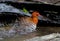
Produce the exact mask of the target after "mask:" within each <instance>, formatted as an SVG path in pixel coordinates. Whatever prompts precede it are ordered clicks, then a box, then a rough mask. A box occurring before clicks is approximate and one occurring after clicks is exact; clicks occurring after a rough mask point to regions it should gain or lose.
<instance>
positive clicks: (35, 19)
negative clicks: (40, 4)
mask: <svg viewBox="0 0 60 41" xmlns="http://www.w3.org/2000/svg"><path fill="white" fill-rule="evenodd" d="M39 16H40V13H39V12H38V11H34V12H33V13H32V19H33V22H34V23H35V24H37V23H38V17H39Z"/></svg>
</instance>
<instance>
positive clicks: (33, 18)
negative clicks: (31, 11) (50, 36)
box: [32, 16, 38, 24]
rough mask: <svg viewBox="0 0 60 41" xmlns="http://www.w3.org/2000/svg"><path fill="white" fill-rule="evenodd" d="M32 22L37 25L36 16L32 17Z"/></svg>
mask: <svg viewBox="0 0 60 41" xmlns="http://www.w3.org/2000/svg"><path fill="white" fill-rule="evenodd" d="M32 21H33V23H35V24H37V23H38V17H37V16H36V17H33V16H32Z"/></svg>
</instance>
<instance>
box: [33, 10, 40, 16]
mask: <svg viewBox="0 0 60 41" xmlns="http://www.w3.org/2000/svg"><path fill="white" fill-rule="evenodd" d="M39 16H40V13H39V12H38V11H34V12H33V13H32V17H39Z"/></svg>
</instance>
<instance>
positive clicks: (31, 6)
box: [1, 2, 60, 26]
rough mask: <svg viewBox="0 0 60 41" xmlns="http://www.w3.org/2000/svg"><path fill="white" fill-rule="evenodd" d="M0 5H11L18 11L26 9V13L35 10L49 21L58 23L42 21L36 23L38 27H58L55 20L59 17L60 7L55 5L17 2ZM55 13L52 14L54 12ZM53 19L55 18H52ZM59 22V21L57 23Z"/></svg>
mask: <svg viewBox="0 0 60 41" xmlns="http://www.w3.org/2000/svg"><path fill="white" fill-rule="evenodd" d="M1 3H7V4H9V5H12V6H14V7H16V8H18V9H23V8H26V9H27V10H28V11H30V10H35V11H39V12H40V14H41V15H43V16H46V17H48V18H50V19H51V20H54V21H56V22H58V23H52V22H50V21H44V20H39V22H38V26H59V25H60V23H59V22H60V19H56V16H58V18H59V16H60V11H59V10H60V6H57V5H51V4H42V3H40V4H37V3H34V4H33V3H19V2H1ZM45 11H51V13H50V12H45ZM52 11H54V12H57V13H54V12H52ZM47 14H49V16H47ZM54 17H55V18H54ZM58 20H59V21H58Z"/></svg>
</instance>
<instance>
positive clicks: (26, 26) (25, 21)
mask: <svg viewBox="0 0 60 41" xmlns="http://www.w3.org/2000/svg"><path fill="white" fill-rule="evenodd" d="M38 16H40V13H39V12H38V11H33V12H32V15H31V17H28V16H23V17H18V19H19V27H17V32H19V34H28V33H31V32H34V31H36V27H37V23H38Z"/></svg>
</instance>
